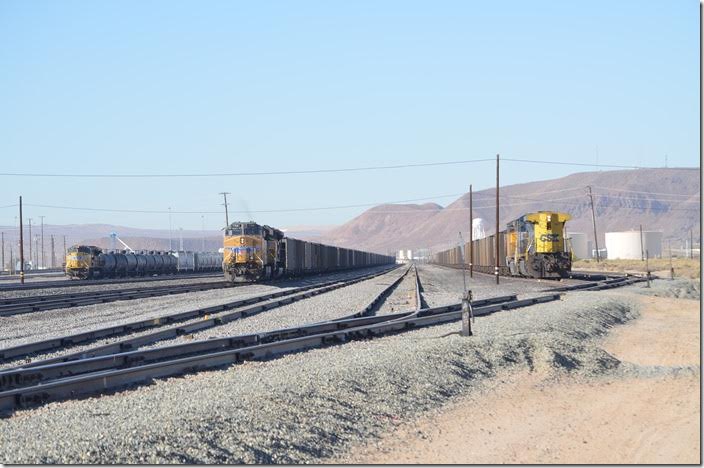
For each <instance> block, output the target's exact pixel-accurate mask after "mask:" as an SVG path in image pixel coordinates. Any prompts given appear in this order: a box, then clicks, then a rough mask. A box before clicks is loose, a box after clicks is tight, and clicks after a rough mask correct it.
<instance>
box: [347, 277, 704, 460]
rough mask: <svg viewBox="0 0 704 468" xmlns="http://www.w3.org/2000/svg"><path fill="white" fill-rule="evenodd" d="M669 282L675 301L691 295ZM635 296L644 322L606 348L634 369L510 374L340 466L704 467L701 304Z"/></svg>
mask: <svg viewBox="0 0 704 468" xmlns="http://www.w3.org/2000/svg"><path fill="white" fill-rule="evenodd" d="M669 284H670V290H671V291H670V292H671V293H672V294H666V295H668V296H669V295H676V294H677V291H679V290H681V286H682V285H681V284H678V283H669ZM641 288H642V286H641V287H635V288H630V289H631V291H630V292H631V294H632V293H640V294H642V293H643V292H644V291H643V289H641ZM667 289H668V288H667V284H660V285H658V286H657V287H656V288H655V292H657V293H658V294H661V293H663V292H664V291H666V290H667ZM673 290H674V291H673ZM646 292H647V291H646ZM650 292H652V291H650ZM634 296H635V295H634ZM635 298H636V300H637V302H638V305H639V310H640V316H639V318H638V319H636V320H634V321H631V322H629V323H628V324H626V325H623V326H619V327H617V328H615V329H614V330H613V331H612V332H611V333H609V334H608V335H607V336H606V337H605V338H604V339H603V340H601V341H600V346H601V347H602V348H603V349H604V350H605V351H606V352H608V353H609V354H610V355H611V356H613V357H614V358H616V359H618V360H619V361H620V362H621V363H622V364H621V367H624V368H628V367H630V370H629V371H627V372H623V373H613V372H611V373H606V374H604V375H601V376H597V378H590V379H566V378H564V377H563V378H560V379H554V378H553V376H552V375H551V374H550V373H547V372H544V371H543V372H540V371H538V372H525V371H520V370H519V371H518V372H513V373H507V375H505V376H503V377H502V378H501V379H500V383H499V385H498V386H497V387H496V388H494V389H492V391H491V392H476V393H475V394H470V395H467V396H463V397H462V398H459V399H457V401H456V402H454V403H452V404H450V405H447V406H446V407H444V408H442V409H441V410H439V411H437V412H435V413H432V414H431V415H430V416H424V417H421V418H418V419H417V420H415V421H412V422H409V423H404V424H401V425H400V426H399V427H397V428H394V429H392V430H391V431H389V432H387V433H386V434H384V435H383V436H382V437H381V438H380V439H378V440H375V441H374V443H367V444H360V445H359V446H357V447H354V448H353V449H351V450H349V451H348V452H347V454H346V455H345V456H343V457H340V458H337V459H335V460H334V461H336V462H338V463H364V464H369V463H464V464H467V463H480V464H484V463H487V464H489V463H491V464H495V463H513V464H516V463H519V464H526V463H530V464H540V463H559V464H573V463H593V464H603V463H607V464H626V463H630V464H632V463H640V464H652V463H661V464H679V463H689V464H700V463H701V458H700V457H701V452H700V450H701V445H700V438H701V432H700V425H699V421H700V415H701V402H700V392H701V388H700V369H701V368H700V365H701V362H700V354H699V353H700V334H699V330H700V316H699V309H700V302H699V301H698V300H690V299H672V298H669V297H664V298H663V297H653V296H648V295H642V296H640V297H637V296H635ZM687 371H689V372H687ZM516 421H522V423H521V424H516ZM468 434H471V435H472V436H471V437H468Z"/></svg>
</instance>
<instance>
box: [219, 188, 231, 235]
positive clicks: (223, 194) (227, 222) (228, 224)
mask: <svg viewBox="0 0 704 468" xmlns="http://www.w3.org/2000/svg"><path fill="white" fill-rule="evenodd" d="M220 195H222V196H223V198H224V199H225V229H227V228H229V227H230V216H229V215H228V213H227V196H228V195H230V192H220Z"/></svg>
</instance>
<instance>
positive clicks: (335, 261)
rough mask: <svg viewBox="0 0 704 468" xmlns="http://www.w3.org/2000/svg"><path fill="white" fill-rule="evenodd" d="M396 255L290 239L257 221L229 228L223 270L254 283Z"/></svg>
mask: <svg viewBox="0 0 704 468" xmlns="http://www.w3.org/2000/svg"><path fill="white" fill-rule="evenodd" d="M395 261H396V259H395V257H393V256H389V255H381V254H377V253H372V252H362V251H359V250H354V249H346V248H342V247H334V246H331V245H324V244H319V243H316V242H308V241H303V240H299V239H293V238H288V237H285V236H284V233H283V232H282V231H280V230H278V229H276V228H272V227H270V226H266V225H260V224H257V223H255V222H253V221H250V222H234V223H231V224H230V225H229V226H228V227H227V229H226V230H225V239H224V241H223V258H222V271H223V274H224V275H225V279H226V280H227V281H230V282H233V283H243V282H253V281H260V280H267V279H273V278H280V277H283V276H300V275H305V274H312V273H326V272H332V271H339V270H347V269H353V268H364V267H370V266H376V265H388V264H393V263H395Z"/></svg>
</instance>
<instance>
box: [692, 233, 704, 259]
mask: <svg viewBox="0 0 704 468" xmlns="http://www.w3.org/2000/svg"><path fill="white" fill-rule="evenodd" d="M699 248H700V249H701V244H700V245H699ZM689 258H690V259H692V258H694V231H693V230H692V229H690V230H689Z"/></svg>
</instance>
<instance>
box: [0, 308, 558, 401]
mask: <svg viewBox="0 0 704 468" xmlns="http://www.w3.org/2000/svg"><path fill="white" fill-rule="evenodd" d="M559 298H560V295H559V294H553V295H549V296H541V297H536V298H531V299H524V300H519V301H512V302H507V303H500V304H494V305H488V306H485V307H478V308H476V309H475V315H487V314H490V313H493V312H496V311H499V310H509V309H514V308H519V307H525V306H527V305H532V304H538V303H542V302H549V301H554V300H557V299H559ZM447 308H454V309H461V305H460V304H453V305H450V306H445V307H442V308H435V309H425V310H424V311H420V312H425V313H423V314H417V313H410V314H409V315H410V316H409V317H406V318H400V317H396V316H398V315H401V314H392V315H389V316H377V317H363V318H361V319H351V320H353V321H354V320H357V321H360V320H361V321H368V320H373V319H386V320H383V321H381V322H380V323H371V324H369V323H366V324H362V322H357V324H356V325H357V326H350V327H348V328H343V329H339V324H340V322H339V321H338V322H336V323H337V325H334V326H335V327H336V328H338V329H336V330H332V331H328V332H323V333H317V334H312V335H308V336H302V337H296V338H290V339H283V340H280V341H273V342H270V343H263V344H254V345H251V346H246V347H243V348H237V349H230V350H224V351H222V350H221V351H216V352H211V353H206V354H197V355H195V356H189V357H182V358H177V359H172V360H167V361H162V362H154V363H149V364H143V365H136V366H134V367H129V368H124V369H112V370H107V371H101V370H98V371H95V372H91V373H89V374H86V375H79V376H70V377H64V378H59V379H58V380H54V381H50V382H48V383H44V384H38V385H33V386H30V387H26V388H18V389H11V390H7V391H4V392H0V410H2V411H11V410H13V409H15V408H18V407H23V406H28V405H32V404H37V403H44V402H46V401H50V400H57V399H62V398H67V397H76V396H80V395H86V394H91V393H95V392H103V391H106V390H111V389H115V388H118V387H123V386H125V385H132V384H136V383H141V382H145V381H147V382H148V381H152V380H153V379H155V378H159V377H168V376H173V375H179V374H183V373H190V372H197V371H201V370H205V369H211V368H217V367H221V366H227V365H231V364H237V363H241V362H244V361H249V360H257V359H271V358H272V357H274V356H278V355H281V354H285V353H291V352H300V351H304V350H307V349H311V348H315V347H319V346H325V345H331V344H341V343H345V342H348V341H352V340H355V339H366V338H373V337H376V336H380V335H384V334H389V333H399V332H403V331H408V330H412V329H416V328H419V327H424V326H430V325H439V324H442V323H447V322H451V321H456V320H458V319H459V318H460V317H461V310H452V311H449V312H448V311H447ZM390 317H395V318H396V320H389V318H390ZM318 325H320V324H318Z"/></svg>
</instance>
